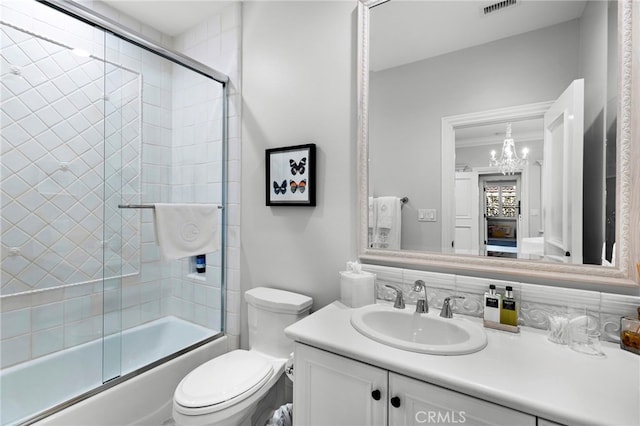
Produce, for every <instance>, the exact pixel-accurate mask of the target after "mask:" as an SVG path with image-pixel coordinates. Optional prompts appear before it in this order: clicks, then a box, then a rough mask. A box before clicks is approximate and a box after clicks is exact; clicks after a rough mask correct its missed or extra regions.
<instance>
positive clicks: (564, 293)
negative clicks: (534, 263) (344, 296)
mask: <svg viewBox="0 0 640 426" xmlns="http://www.w3.org/2000/svg"><path fill="white" fill-rule="evenodd" d="M362 269H363V270H365V271H368V272H373V273H375V274H376V298H377V299H382V300H394V297H395V292H394V291H393V290H391V289H389V288H387V287H385V284H391V285H394V286H397V287H399V288H401V289H402V291H403V293H404V296H405V301H406V302H407V304H415V303H416V300H417V299H418V297H420V296H421V295H423V293H422V292H420V293H417V292H414V291H413V290H412V288H413V283H414V282H415V281H416V280H423V281H424V282H425V283H426V285H427V297H428V299H429V306H430V307H431V308H432V309H440V308H441V307H442V302H443V300H444V298H445V297H447V296H451V295H458V296H464V298H465V299H464V300H456V301H455V302H454V304H453V311H454V313H457V314H462V315H470V316H474V317H482V315H483V306H482V301H483V296H484V293H485V292H486V291H488V289H489V284H495V285H496V289H497V290H498V292H499V293H502V294H504V289H505V287H506V286H508V285H510V286H512V287H513V291H514V297H515V298H516V300H517V301H518V306H519V312H518V318H519V319H518V323H519V325H522V326H528V327H533V328H538V329H543V330H546V329H547V328H548V326H549V316H551V315H558V314H569V315H583V314H586V315H588V316H589V317H591V318H592V319H593V320H594V321H597V324H599V328H600V331H601V336H602V339H603V340H606V341H610V342H616V343H617V342H620V317H622V316H625V315H635V314H636V309H637V307H638V306H640V297H636V296H624V295H617V294H612V293H603V292H596V291H585V290H575V289H568V288H561V287H550V286H543V285H537V284H528V283H521V282H512V281H501V280H492V279H487V278H477V277H469V276H462V275H453V274H442V273H435V272H425V271H417V270H412V269H401V268H394V267H387V266H377V265H362ZM412 308H413V306H408V307H407V309H412Z"/></svg>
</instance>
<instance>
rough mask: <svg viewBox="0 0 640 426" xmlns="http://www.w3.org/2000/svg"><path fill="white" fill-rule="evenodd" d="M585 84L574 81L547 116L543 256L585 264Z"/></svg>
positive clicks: (548, 258) (545, 123)
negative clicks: (583, 185)
mask: <svg viewBox="0 0 640 426" xmlns="http://www.w3.org/2000/svg"><path fill="white" fill-rule="evenodd" d="M583 123H584V80H583V79H579V80H574V81H573V83H571V85H569V87H568V88H567V89H566V90H565V91H564V93H562V95H560V97H559V98H558V99H557V100H556V101H555V102H554V103H553V105H552V106H551V108H549V111H547V113H546V114H545V115H544V165H543V171H542V179H543V181H542V183H543V194H544V195H543V196H544V202H543V211H544V213H543V214H544V255H545V258H546V259H547V260H557V261H561V262H567V263H577V264H582V168H583V167H582V157H583V133H584V124H583Z"/></svg>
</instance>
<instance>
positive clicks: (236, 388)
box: [174, 350, 274, 414]
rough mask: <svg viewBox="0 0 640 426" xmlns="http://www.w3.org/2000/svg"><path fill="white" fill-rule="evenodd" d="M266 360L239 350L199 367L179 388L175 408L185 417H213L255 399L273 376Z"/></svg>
mask: <svg viewBox="0 0 640 426" xmlns="http://www.w3.org/2000/svg"><path fill="white" fill-rule="evenodd" d="M273 374H274V370H273V364H272V362H271V361H270V360H269V359H267V358H266V357H264V356H262V355H260V354H258V353H255V352H252V351H245V350H235V351H232V352H228V353H226V354H224V355H221V356H219V357H217V358H214V359H212V360H210V361H208V362H206V363H204V364H202V365H201V366H199V367H197V368H196V369H195V370H193V371H192V372H191V373H189V374H188V375H187V376H186V377H185V378H183V379H182V381H181V382H180V384H179V385H178V387H177V389H176V391H175V394H174V401H175V402H176V404H175V408H176V410H177V411H179V412H182V413H183V414H195V413H194V411H197V412H198V413H200V414H201V413H203V412H204V411H206V412H208V413H213V412H216V411H220V410H223V409H225V408H227V407H229V406H231V405H234V404H237V403H238V402H239V401H242V400H244V399H246V398H248V397H249V396H251V395H253V394H254V393H255V392H256V391H257V390H258V389H260V388H261V387H262V386H263V385H264V384H265V383H266V382H267V381H268V380H269V378H271V376H273Z"/></svg>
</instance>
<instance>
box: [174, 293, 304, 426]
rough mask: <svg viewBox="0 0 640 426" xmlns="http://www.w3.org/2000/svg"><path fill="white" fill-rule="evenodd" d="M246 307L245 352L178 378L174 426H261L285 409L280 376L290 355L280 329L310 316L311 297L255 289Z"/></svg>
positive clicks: (290, 345) (289, 343) (289, 344)
mask: <svg viewBox="0 0 640 426" xmlns="http://www.w3.org/2000/svg"><path fill="white" fill-rule="evenodd" d="M244 296H245V300H246V301H247V303H248V317H249V347H250V348H251V349H250V350H248V351H245V350H240V349H239V350H235V351H231V352H228V353H226V354H224V355H222V356H219V357H217V358H214V359H212V360H211V361H207V362H206V363H204V364H202V365H201V366H199V367H198V368H196V369H195V370H193V371H192V372H191V373H189V374H187V376H186V377H185V378H184V379H182V381H181V382H180V384H179V385H178V387H177V388H176V391H175V393H174V395H173V418H174V420H175V422H176V424H178V425H225V426H227V425H243V426H244V425H253V424H260V425H263V424H264V422H265V421H266V420H267V418H268V415H269V414H270V413H271V411H272V410H273V409H275V408H278V407H279V406H280V405H282V404H284V403H285V402H287V401H284V381H285V377H286V376H285V375H284V374H283V372H284V368H285V364H286V362H287V361H288V360H289V357H290V355H291V353H292V352H293V341H292V340H290V339H289V338H287V337H286V336H285V335H284V329H285V328H286V327H287V326H289V325H291V324H293V323H294V322H296V321H298V320H300V319H302V318H303V317H305V316H306V315H308V314H309V311H310V309H311V303H312V302H313V300H312V299H311V298H310V297H307V296H303V295H300V294H296V293H292V292H289V291H283V290H276V289H273V288H265V287H257V288H254V289H251V290H248V291H247V292H246V293H245V294H244Z"/></svg>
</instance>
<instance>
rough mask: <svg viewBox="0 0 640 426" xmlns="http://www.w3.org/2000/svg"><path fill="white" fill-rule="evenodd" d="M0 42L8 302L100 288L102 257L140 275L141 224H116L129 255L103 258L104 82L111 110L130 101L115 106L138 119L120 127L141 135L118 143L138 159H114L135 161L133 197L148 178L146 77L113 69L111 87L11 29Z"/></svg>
mask: <svg viewBox="0 0 640 426" xmlns="http://www.w3.org/2000/svg"><path fill="white" fill-rule="evenodd" d="M0 36H1V38H2V40H3V52H2V59H3V62H2V64H3V66H2V69H1V86H2V95H1V96H0V98H1V99H0V100H1V101H2V102H1V103H2V106H1V107H0V114H1V115H2V129H1V131H2V133H3V135H6V136H5V138H4V139H3V152H4V154H3V156H2V160H1V162H2V167H3V170H5V169H6V170H8V172H7V173H3V175H2V182H1V185H2V202H1V204H2V206H1V208H2V211H3V218H4V219H6V220H5V222H4V224H3V225H4V226H3V228H2V235H1V238H2V251H3V252H2V259H3V263H2V271H3V280H2V288H1V289H0V295H9V294H13V293H15V292H19V291H28V290H34V289H45V288H51V287H58V286H63V285H69V284H78V283H82V282H90V281H96V280H100V279H102V276H103V272H104V271H103V269H102V260H103V256H104V255H106V256H107V258H108V259H109V260H111V261H113V262H117V263H118V264H120V263H121V262H124V265H123V269H124V270H125V271H126V272H127V273H135V272H136V271H137V270H138V269H139V248H138V247H139V244H138V238H139V237H138V234H139V223H138V222H137V221H133V220H131V219H132V218H131V217H129V218H128V220H125V221H124V223H119V224H118V225H121V226H122V228H123V229H124V231H125V234H126V235H125V236H126V238H125V239H124V240H123V241H122V243H123V244H124V250H122V251H117V252H114V251H111V250H109V248H110V247H109V246H108V245H107V246H105V249H106V250H103V249H102V248H103V247H102V240H103V230H104V229H103V226H102V218H103V211H102V207H103V203H102V178H103V177H104V172H103V167H102V165H103V162H104V157H103V153H102V151H103V150H104V144H103V139H104V135H103V127H104V124H105V118H103V110H104V109H105V105H104V104H103V97H102V91H103V90H104V89H103V85H104V82H105V81H116V82H117V84H116V85H113V86H112V87H110V90H109V93H110V96H111V99H112V101H111V102H113V101H115V100H116V98H117V97H119V96H113V95H114V94H115V95H119V94H120V93H123V92H125V91H127V92H128V95H129V96H128V98H127V101H126V103H123V102H118V105H117V106H118V107H121V108H125V112H127V109H129V110H131V112H130V113H129V114H126V113H123V114H118V117H117V119H118V121H119V122H120V123H122V124H123V125H124V127H125V128H127V127H129V126H131V127H132V128H133V131H131V132H128V133H126V134H125V132H117V133H115V134H113V135H112V136H114V137H115V136H117V137H118V143H119V144H125V145H129V144H130V145H131V146H132V147H133V149H130V150H128V152H127V154H128V155H126V156H125V155H123V150H122V149H118V150H116V151H114V152H113V154H114V155H119V156H121V157H123V158H125V159H126V160H127V162H126V163H125V164H123V168H124V169H125V170H127V171H128V174H127V175H126V176H125V178H126V180H127V181H126V182H125V186H131V187H133V188H135V187H137V186H139V183H137V182H138V180H139V174H140V168H139V152H140V148H139V146H140V132H139V130H138V128H139V123H140V114H139V100H140V94H139V90H138V86H139V80H140V75H139V74H137V73H134V72H131V71H129V70H125V69H122V68H120V67H115V66H114V67H111V70H110V72H109V73H108V74H107V76H106V79H105V78H103V68H104V66H103V62H102V61H100V60H98V59H94V58H83V57H79V56H77V55H74V54H72V53H71V51H70V50H69V48H67V47H65V46H62V45H60V44H57V43H54V42H51V41H49V40H46V39H45V38H42V37H37V36H32V35H30V34H27V33H25V32H24V31H22V30H20V29H17V28H13V27H11V26H8V25H5V24H3V25H2V33H1V35H0ZM49 72H50V73H51V74H47V73H49ZM18 83H22V84H18ZM50 93H56V98H57V97H58V96H61V97H60V98H59V99H57V100H56V101H55V102H54V103H52V104H51V105H48V104H47V102H48V100H45V97H47V94H50ZM50 100H51V99H49V101H50ZM108 107H109V105H107V110H109V109H110V108H108ZM113 107H115V105H112V108H111V109H113ZM136 109H137V110H138V111H136ZM113 118H114V117H112V116H107V117H106V120H107V122H108V121H109V120H111V119H113ZM18 129H19V130H18ZM49 129H50V130H49ZM45 133H46V137H44V138H42V136H43V134H45ZM26 134H28V135H29V136H28V137H25V135H26ZM119 177H120V176H119ZM125 219H127V218H126V216H125ZM107 231H108V229H107ZM117 231H119V229H118V230H117Z"/></svg>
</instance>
